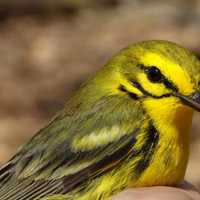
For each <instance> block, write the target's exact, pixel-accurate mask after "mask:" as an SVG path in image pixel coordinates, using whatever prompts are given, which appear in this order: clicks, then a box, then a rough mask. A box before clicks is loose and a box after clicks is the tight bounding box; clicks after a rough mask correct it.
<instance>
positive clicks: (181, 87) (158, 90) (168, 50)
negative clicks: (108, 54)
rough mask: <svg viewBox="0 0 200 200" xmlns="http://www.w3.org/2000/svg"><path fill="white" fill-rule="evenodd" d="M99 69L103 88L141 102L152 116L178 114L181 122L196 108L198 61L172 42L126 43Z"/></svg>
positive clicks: (167, 118) (170, 117) (168, 117)
mask: <svg viewBox="0 0 200 200" xmlns="http://www.w3.org/2000/svg"><path fill="white" fill-rule="evenodd" d="M103 71H104V72H103V74H104V75H103V76H104V77H107V78H108V80H109V83H108V84H106V83H104V85H105V86H104V87H106V88H107V89H110V91H112V92H113V93H116V94H118V95H129V96H130V97H132V99H133V100H134V101H138V102H141V105H142V106H144V109H145V110H146V111H147V112H148V114H149V115H151V117H152V118H156V117H157V118H159V119H161V118H162V119H165V120H164V122H167V121H170V120H171V121H173V120H175V119H174V118H177V113H178V115H179V116H181V115H182V118H183V119H182V120H180V118H181V117H179V119H178V120H179V121H181V123H184V122H183V121H184V120H187V119H186V118H189V116H192V110H193V109H194V110H197V111H200V62H199V60H198V58H196V56H195V55H194V54H193V53H191V52H189V51H188V50H186V49H184V48H183V47H180V46H178V45H176V44H174V43H171V42H167V41H146V42H140V43H137V44H135V45H132V46H129V47H128V48H126V49H123V50H122V51H121V52H119V54H117V55H116V56H114V58H113V59H111V61H110V62H108V64H107V65H106V66H105V68H104V70H103ZM178 111H180V112H178ZM190 118H191V117H190ZM157 120H158V119H157ZM176 120H177V119H176ZM190 121H191V120H190ZM164 122H163V123H164Z"/></svg>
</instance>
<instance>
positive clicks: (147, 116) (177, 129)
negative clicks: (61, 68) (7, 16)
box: [0, 41, 200, 200]
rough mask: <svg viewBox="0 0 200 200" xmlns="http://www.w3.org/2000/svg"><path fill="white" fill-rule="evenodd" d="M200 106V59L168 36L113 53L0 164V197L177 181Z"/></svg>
mask: <svg viewBox="0 0 200 200" xmlns="http://www.w3.org/2000/svg"><path fill="white" fill-rule="evenodd" d="M193 110H197V111H200V62H199V60H198V59H197V58H196V57H195V55H193V54H192V53H191V52H189V51H188V50H186V49H184V48H183V47H180V46H178V45H176V44H174V43H171V42H167V41H146V42H140V43H137V44H134V45H131V46H129V47H128V48H125V49H123V50H122V51H120V52H119V53H118V54H117V55H116V56H114V57H113V58H112V59H111V60H110V61H109V62H108V63H107V64H106V65H105V66H104V67H103V68H102V69H101V70H100V71H99V72H97V74H96V75H95V76H94V77H93V78H91V79H89V80H88V81H87V82H86V83H85V84H83V85H82V86H81V87H80V89H79V90H78V91H77V92H76V93H75V94H74V95H73V96H72V97H71V98H70V99H69V100H68V101H67V102H66V106H65V108H64V109H63V110H62V111H61V112H60V113H58V115H57V116H56V117H55V118H54V120H53V121H51V122H50V123H49V124H48V125H47V126H45V127H44V128H43V129H41V130H40V131H39V132H38V133H37V134H36V135H35V136H34V137H33V138H32V139H31V140H30V141H29V142H28V143H27V144H25V145H24V146H23V147H22V148H21V149H20V150H19V151H18V152H17V153H16V155H15V156H14V157H13V158H12V159H11V160H10V161H9V162H7V163H6V164H5V165H4V166H3V167H2V168H0V200H110V199H111V197H112V195H114V194H116V193H118V192H120V191H122V190H123V189H125V188H130V187H143V186H154V185H170V186H175V185H177V184H179V183H180V182H181V181H182V180H183V179H184V175H185V170H186V167H187V162H188V156H189V143H190V129H191V124H192V115H193Z"/></svg>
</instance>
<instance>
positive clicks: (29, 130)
mask: <svg viewBox="0 0 200 200" xmlns="http://www.w3.org/2000/svg"><path fill="white" fill-rule="evenodd" d="M148 39H165V40H171V41H174V42H177V43H180V44H181V45H184V46H186V47H188V48H190V49H191V50H193V51H195V52H196V53H197V54H198V53H199V50H200V1H199V0H168V1H165V0H163V1H162V0H157V1H156V0H154V1H153V0H57V1H54V0H43V1H41V0H40V1H39V0H0V164H2V163H3V162H5V161H6V160H8V159H9V158H10V157H11V155H13V153H14V152H15V151H16V149H17V148H18V147H19V146H20V145H21V144H22V143H24V142H25V141H27V140H28V138H30V137H31V135H33V134H34V133H35V132H36V131H37V130H38V129H39V128H41V127H42V126H44V124H45V123H47V122H48V120H49V119H50V118H51V117H52V116H53V115H54V114H55V113H56V111H57V110H59V109H61V108H62V106H63V104H64V102H65V100H66V99H67V97H68V96H69V95H70V93H71V92H72V91H73V90H74V89H76V88H77V87H78V86H79V85H80V83H81V82H82V81H84V80H85V79H86V78H87V77H88V76H89V75H91V74H93V73H94V72H95V71H96V70H97V69H98V68H100V67H101V66H102V65H103V64H104V63H105V62H106V60H108V58H109V57H110V56H111V55H112V54H114V53H115V52H117V51H119V49H120V48H123V47H125V46H127V45H128V44H130V43H134V42H136V41H140V40H148ZM199 154H200V115H198V114H196V115H195V118H194V126H193V133H192V145H191V159H190V163H189V167H188V172H187V179H188V180H189V181H191V182H192V183H195V184H196V185H197V186H198V187H199V188H200V170H199V168H200V157H199Z"/></svg>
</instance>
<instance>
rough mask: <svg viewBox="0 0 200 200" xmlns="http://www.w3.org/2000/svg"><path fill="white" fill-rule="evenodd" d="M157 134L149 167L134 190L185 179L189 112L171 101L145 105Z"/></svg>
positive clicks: (190, 112) (189, 125) (151, 101)
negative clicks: (157, 140) (157, 139)
mask: <svg viewBox="0 0 200 200" xmlns="http://www.w3.org/2000/svg"><path fill="white" fill-rule="evenodd" d="M144 107H145V109H146V112H147V113H148V114H149V116H150V117H151V119H152V121H153V124H154V126H155V127H156V129H157V131H158V134H159V142H158V144H157V146H156V149H155V153H154V155H153V157H152V160H151V163H150V164H149V167H148V168H147V169H146V170H145V171H144V172H143V174H141V177H140V178H139V179H138V181H137V182H135V183H134V184H133V186H135V187H136V186H137V187H139V186H151V185H176V184H178V183H179V182H180V181H182V180H183V179H184V175H185V171H186V167H187V162H188V156H189V140H190V138H189V136H190V129H191V124H192V114H193V112H192V110H191V109H190V108H188V107H186V106H183V105H182V104H181V103H177V100H176V99H175V98H173V97H170V98H165V99H160V100H158V99H157V100H153V99H149V100H146V101H145V102H144Z"/></svg>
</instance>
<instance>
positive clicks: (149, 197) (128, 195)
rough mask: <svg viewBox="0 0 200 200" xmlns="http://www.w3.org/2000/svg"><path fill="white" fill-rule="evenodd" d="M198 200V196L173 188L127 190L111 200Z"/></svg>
mask: <svg viewBox="0 0 200 200" xmlns="http://www.w3.org/2000/svg"><path fill="white" fill-rule="evenodd" d="M197 198H198V200H199V198H200V197H199V196H194V195H190V194H189V193H188V192H185V191H184V190H183V189H179V188H174V187H164V186H163V187H160V186H159V187H149V188H138V189H129V190H126V191H123V192H122V193H120V194H118V195H116V196H115V197H113V198H112V200H138V199H140V200H160V199H162V200H169V199H172V200H197Z"/></svg>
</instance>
